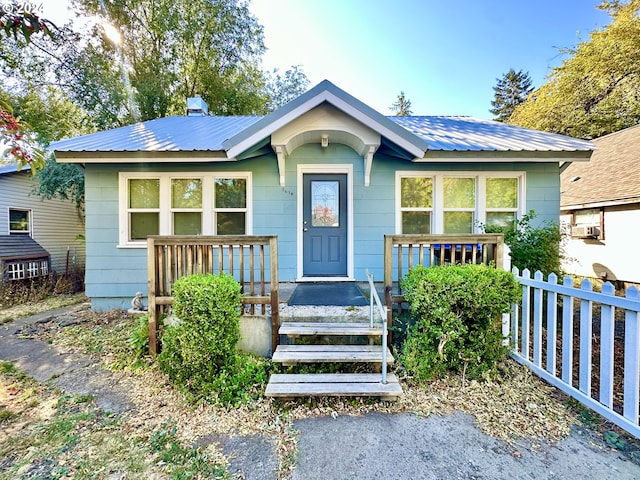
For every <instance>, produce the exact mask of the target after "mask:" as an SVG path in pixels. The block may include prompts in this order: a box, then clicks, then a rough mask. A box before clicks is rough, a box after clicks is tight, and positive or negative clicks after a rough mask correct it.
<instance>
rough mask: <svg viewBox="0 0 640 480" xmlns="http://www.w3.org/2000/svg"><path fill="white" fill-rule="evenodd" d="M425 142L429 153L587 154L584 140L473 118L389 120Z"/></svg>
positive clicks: (400, 118) (588, 149)
mask: <svg viewBox="0 0 640 480" xmlns="http://www.w3.org/2000/svg"><path fill="white" fill-rule="evenodd" d="M390 118H391V120H393V121H394V122H396V123H397V124H398V125H401V126H403V127H404V128H406V129H407V130H409V131H410V132H411V133H413V134H415V135H417V136H418V137H420V138H422V139H423V140H425V141H426V142H427V144H428V145H429V150H443V151H462V152H464V151H498V152H499V151H503V152H508V151H511V152H522V151H524V152H576V151H580V152H587V151H591V150H594V145H593V144H592V143H591V142H589V141H586V140H580V139H577V138H572V137H567V136H564V135H557V134H554V133H547V132H541V131H538V130H531V129H528V128H522V127H517V126H515V125H509V124H506V123H501V122H495V121H491V120H482V119H479V118H473V117H438V116H434V117H390Z"/></svg>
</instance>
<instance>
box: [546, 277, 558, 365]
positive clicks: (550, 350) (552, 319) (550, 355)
mask: <svg viewBox="0 0 640 480" xmlns="http://www.w3.org/2000/svg"><path fill="white" fill-rule="evenodd" d="M547 283H550V284H551V283H552V284H553V285H557V284H558V276H557V275H556V274H555V273H550V274H549V277H548V278H547ZM557 303H558V294H557V293H556V292H551V291H548V292H547V371H548V372H549V373H551V374H552V375H553V376H555V374H556V342H557V335H558V305H557Z"/></svg>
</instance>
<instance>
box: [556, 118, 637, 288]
mask: <svg viewBox="0 0 640 480" xmlns="http://www.w3.org/2000/svg"><path fill="white" fill-rule="evenodd" d="M593 143H594V144H595V145H596V148H597V149H596V151H595V152H594V153H593V155H592V156H591V160H590V161H589V162H576V163H572V164H571V165H569V166H568V167H567V169H566V170H564V172H562V174H561V177H560V191H561V194H560V210H561V217H560V221H561V222H562V223H563V225H564V226H565V228H567V229H570V232H571V238H570V240H569V241H568V243H567V245H566V248H565V254H566V256H567V261H565V262H564V264H563V268H564V270H565V271H566V272H567V273H570V274H575V275H580V276H586V277H597V278H600V279H602V280H608V281H611V282H617V283H618V286H620V287H621V286H622V285H621V284H622V283H623V282H629V283H640V255H638V253H637V247H638V240H639V239H640V125H638V126H635V127H630V128H627V129H625V130H620V131H618V132H615V133H611V134H609V135H605V136H604V137H600V138H598V139H596V140H593Z"/></svg>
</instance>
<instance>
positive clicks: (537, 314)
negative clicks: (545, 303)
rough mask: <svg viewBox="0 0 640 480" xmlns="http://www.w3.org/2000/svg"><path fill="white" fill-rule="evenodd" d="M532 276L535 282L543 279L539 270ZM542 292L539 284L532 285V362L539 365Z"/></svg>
mask: <svg viewBox="0 0 640 480" xmlns="http://www.w3.org/2000/svg"><path fill="white" fill-rule="evenodd" d="M533 278H534V280H535V281H536V282H540V283H542V282H543V281H544V278H543V276H542V272H541V271H540V270H538V271H537V272H536V273H534V274H533ZM542 292H543V288H542V287H541V286H536V287H533V363H535V364H536V365H537V366H539V367H541V366H542Z"/></svg>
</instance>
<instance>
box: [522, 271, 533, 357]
mask: <svg viewBox="0 0 640 480" xmlns="http://www.w3.org/2000/svg"><path fill="white" fill-rule="evenodd" d="M522 277H523V278H525V279H527V280H528V279H529V278H531V272H529V270H528V269H526V268H525V269H524V270H523V271H522ZM530 303H531V287H529V286H528V285H522V327H521V329H520V334H521V335H522V347H521V349H520V354H521V355H522V356H523V357H524V358H525V359H526V360H529V332H530V327H531V313H530V312H531V310H530V308H529V305H530Z"/></svg>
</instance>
